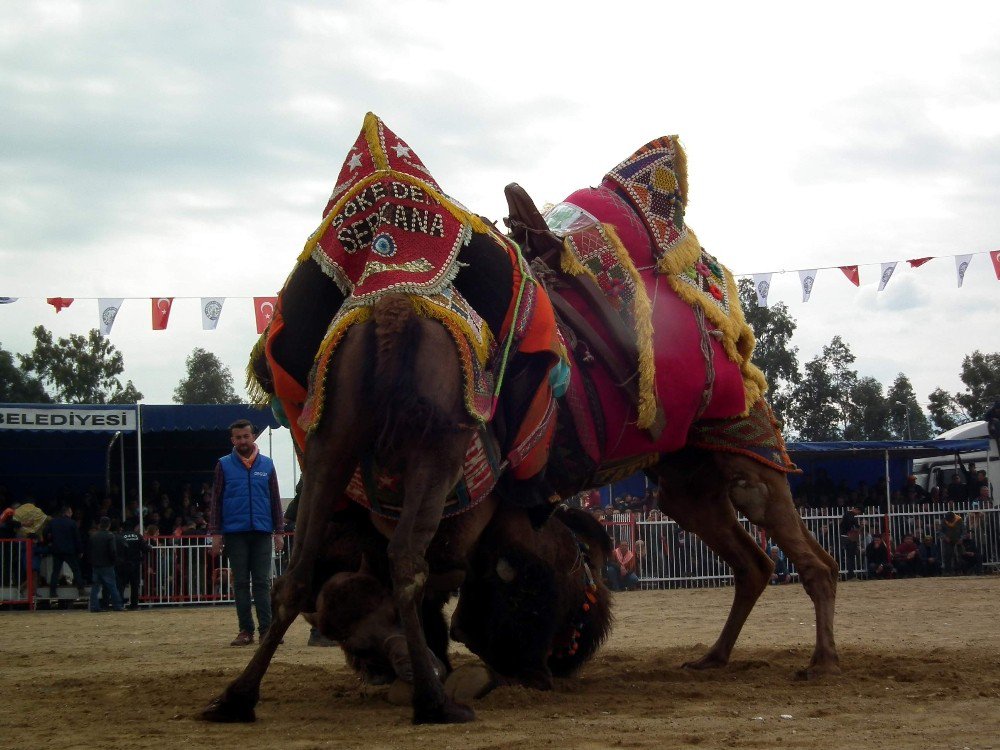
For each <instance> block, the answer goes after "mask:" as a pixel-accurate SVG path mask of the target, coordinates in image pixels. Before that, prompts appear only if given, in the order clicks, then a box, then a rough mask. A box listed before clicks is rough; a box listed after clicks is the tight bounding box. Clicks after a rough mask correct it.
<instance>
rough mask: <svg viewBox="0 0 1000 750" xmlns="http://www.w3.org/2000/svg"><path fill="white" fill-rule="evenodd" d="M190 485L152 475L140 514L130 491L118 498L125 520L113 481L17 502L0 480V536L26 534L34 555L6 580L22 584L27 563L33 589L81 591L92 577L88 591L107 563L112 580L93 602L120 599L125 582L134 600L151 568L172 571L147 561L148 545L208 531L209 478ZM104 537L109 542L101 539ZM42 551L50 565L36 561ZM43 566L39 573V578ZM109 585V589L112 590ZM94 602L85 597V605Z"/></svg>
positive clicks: (158, 573)
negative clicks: (127, 496)
mask: <svg viewBox="0 0 1000 750" xmlns="http://www.w3.org/2000/svg"><path fill="white" fill-rule="evenodd" d="M195 486H196V485H195V484H194V483H192V482H183V483H181V484H179V485H178V486H176V487H173V488H167V487H166V486H165V485H164V484H163V483H161V481H160V480H159V479H153V480H152V481H151V483H150V485H149V486H148V487H147V488H146V490H145V492H144V499H145V503H144V505H143V508H142V512H141V514H140V511H139V500H138V497H137V496H136V493H134V492H133V493H132V496H131V497H130V499H128V500H127V501H126V503H125V508H124V511H125V512H124V516H125V520H124V521H122V520H121V517H122V515H123V514H122V507H121V501H120V500H118V501H117V502H116V498H119V497H120V492H119V489H118V487H117V486H115V485H112V486H111V487H109V488H108V491H107V492H104V493H102V492H99V491H98V490H97V489H96V488H91V489H90V490H88V491H86V492H84V493H83V494H77V495H74V494H72V493H69V492H62V493H58V494H56V495H55V496H52V497H42V498H36V497H35V496H34V495H33V494H30V493H29V494H27V495H25V496H24V497H23V498H22V500H21V501H20V502H12V501H11V500H10V499H9V498H8V497H7V493H6V490H5V489H3V488H2V487H0V509H3V512H2V521H0V539H15V538H25V537H30V538H31V539H32V540H33V541H34V544H33V545H32V554H33V559H32V560H31V561H28V560H24V561H23V564H22V565H20V566H16V567H17V568H18V570H19V574H20V575H19V578H20V579H21V580H19V581H12V582H7V583H13V584H15V585H22V584H24V582H25V579H26V571H27V568H28V565H30V566H31V567H32V569H33V570H34V573H35V580H36V581H37V588H38V591H39V594H41V595H44V594H45V593H48V595H49V596H50V597H51V598H56V597H57V594H58V590H59V588H60V587H68V586H72V587H73V588H75V589H76V591H77V594H78V595H79V596H81V597H82V596H84V595H85V593H86V587H88V586H92V584H96V585H94V586H92V590H91V595H93V592H94V590H96V589H99V588H100V585H101V584H102V582H105V583H106V581H107V580H108V578H109V577H108V576H107V575H106V572H107V568H109V567H110V568H111V569H112V570H114V572H115V576H114V579H115V586H113V587H107V589H108V590H107V591H105V593H104V594H102V595H101V596H100V602H101V603H102V604H100V605H98V607H103V608H106V607H108V606H111V607H112V608H115V609H118V608H119V606H118V604H120V603H121V602H116V601H115V598H116V597H118V598H120V597H121V596H122V594H123V591H124V589H126V588H127V589H128V590H129V591H131V592H133V594H134V595H133V597H132V600H131V602H130V606H131V607H132V608H136V607H137V606H138V598H137V597H138V592H139V591H140V590H141V588H142V587H143V585H145V586H146V587H147V588H148V587H149V586H150V584H151V582H153V580H154V579H155V578H157V577H158V576H172V575H173V572H174V571H173V570H169V569H164V566H156V565H150V566H147V565H146V563H147V562H148V561H149V556H148V555H147V554H146V553H147V552H148V551H149V550H151V549H152V548H154V547H163V546H171V545H173V544H175V542H174V540H176V539H179V538H180V537H191V536H208V534H209V527H208V522H207V509H208V505H209V501H210V498H211V492H212V488H211V484H210V483H209V482H202V483H201V485H200V487H199V488H198V489H195ZM109 537H110V538H111V539H112V540H113V544H108V542H107V539H108V538H109ZM112 553H113V554H112ZM46 558H49V559H50V566H49V565H45V566H43V564H42V563H43V561H44V560H45V559H46ZM12 567H14V566H12ZM167 567H171V566H167ZM43 568H44V569H45V572H46V576H45V580H41V579H40V578H39V576H40V574H41V573H42V572H43ZM49 571H51V572H49ZM102 572H103V573H104V574H105V575H104V577H103V578H102ZM142 582H145V583H144V584H143V583H142ZM111 588H113V589H114V590H115V591H114V596H112V594H111V592H110V589H111ZM95 608H97V607H95V606H93V603H92V606H91V609H95Z"/></svg>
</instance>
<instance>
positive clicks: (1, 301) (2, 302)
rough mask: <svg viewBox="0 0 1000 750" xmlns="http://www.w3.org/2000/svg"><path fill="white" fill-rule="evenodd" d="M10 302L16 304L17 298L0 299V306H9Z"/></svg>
mask: <svg viewBox="0 0 1000 750" xmlns="http://www.w3.org/2000/svg"><path fill="white" fill-rule="evenodd" d="M11 302H17V297H0V305H9V304H10V303H11Z"/></svg>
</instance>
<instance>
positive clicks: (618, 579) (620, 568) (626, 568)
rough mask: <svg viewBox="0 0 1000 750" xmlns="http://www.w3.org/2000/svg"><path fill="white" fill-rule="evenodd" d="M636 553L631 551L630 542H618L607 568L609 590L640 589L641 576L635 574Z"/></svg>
mask: <svg viewBox="0 0 1000 750" xmlns="http://www.w3.org/2000/svg"><path fill="white" fill-rule="evenodd" d="M635 566H636V559H635V553H634V552H633V551H632V550H630V549H629V546H628V542H627V541H625V540H624V539H622V540H621V541H620V542H618V546H617V547H615V550H614V552H612V553H611V559H610V560H608V565H607V568H606V571H607V574H608V588H610V589H611V590H612V591H623V590H626V589H627V590H628V591H634V590H635V589H637V588H639V576H637V575H636V574H635Z"/></svg>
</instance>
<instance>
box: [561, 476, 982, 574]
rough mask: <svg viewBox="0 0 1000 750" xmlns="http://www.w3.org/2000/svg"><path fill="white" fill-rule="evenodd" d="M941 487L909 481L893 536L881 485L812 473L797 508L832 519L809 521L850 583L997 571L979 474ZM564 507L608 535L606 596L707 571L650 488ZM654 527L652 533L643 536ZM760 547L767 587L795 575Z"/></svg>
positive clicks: (587, 496)
mask: <svg viewBox="0 0 1000 750" xmlns="http://www.w3.org/2000/svg"><path fill="white" fill-rule="evenodd" d="M938 479H939V483H938V484H937V485H935V486H934V487H932V488H931V489H930V490H929V491H927V490H924V488H922V487H920V485H919V484H917V482H916V477H914V476H909V477H907V478H906V480H905V482H904V483H903V484H902V486H900V487H897V488H894V489H893V490H892V497H893V498H894V499H895V501H894V503H893V510H894V513H895V514H896V515H897V516H898V517H897V521H896V523H895V524H894V526H893V528H894V529H895V532H896V534H895V538H894V535H893V533H892V531H891V530H889V529H886V528H883V526H884V520H883V515H882V513H881V511H880V510H879V508H880V505H883V504H884V498H885V490H886V485H885V480H884V479H878V480H876V481H874V482H871V483H867V482H864V481H861V482H859V483H858V484H857V486H855V487H853V488H849V487H847V486H846V485H845V484H844V483H840V484H839V485H835V484H834V483H832V482H831V481H830V480H829V477H828V476H827V475H826V473H825V472H824V471H822V470H819V471H817V472H816V475H815V477H814V478H810V477H809V476H808V475H807V476H806V477H805V478H804V481H803V482H802V483H801V485H800V486H799V492H798V493H797V494H796V502H797V504H798V505H799V506H800V508H808V509H810V510H812V509H818V508H821V507H822V508H825V509H827V510H828V511H831V512H830V513H829V514H827V515H825V516H822V517H817V518H815V519H812V523H810V527H811V529H812V531H813V533H814V535H815V536H816V538H817V540H818V541H819V542H820V544H821V545H822V546H823V547H824V549H826V550H827V551H828V552H830V553H831V554H832V555H833V556H834V557H835V558H837V559H838V562H839V564H840V567H841V571H842V574H843V575H844V577H845V578H846V579H848V580H851V579H854V578H858V577H860V578H867V579H870V578H890V577H912V576H935V575H964V574H980V573H982V572H983V571H984V565H985V564H986V563H1000V513H998V512H997V511H995V510H991V509H992V507H993V501H992V496H991V494H990V489H989V484H988V482H987V480H986V473H985V472H984V471H982V470H977V469H976V467H975V464H969V465H968V466H963V467H962V471H961V472H960V473H956V474H955V475H954V476H953V477H951V479H950V481H948V482H947V483H945V482H944V481H943V479H941V478H940V477H939V478H938ZM941 497H944V498H945V499H944V500H940V498H941ZM569 504H570V505H571V506H573V507H577V508H582V509H584V510H587V511H588V512H590V513H592V514H593V515H594V516H595V517H596V518H597V519H598V520H601V521H602V522H603V523H604V524H605V525H606V527H607V528H608V530H609V532H610V533H611V535H612V537H613V539H614V549H613V551H612V556H611V559H610V560H609V561H608V564H607V565H606V567H605V571H604V573H605V580H606V581H607V583H608V585H609V587H610V588H612V590H618V591H622V590H632V589H635V588H639V587H640V585H641V582H642V580H643V579H646V580H648V579H657V578H686V577H692V578H694V577H697V575H698V569H699V567H702V568H703V567H704V565H700V562H699V560H698V554H697V553H696V552H695V540H694V538H693V537H692V536H691V535H690V534H688V533H687V532H686V531H684V529H682V528H680V527H679V526H678V525H677V524H674V523H665V522H666V521H667V519H666V517H665V516H664V515H663V514H662V513H661V512H660V511H659V510H657V509H656V507H655V505H656V497H655V489H654V488H648V489H647V490H646V491H645V492H644V493H641V494H632V493H628V492H626V493H622V494H620V495H617V496H615V497H613V498H612V499H611V500H610V502H609V503H607V504H605V503H604V502H603V501H602V496H601V494H600V493H599V492H598V491H596V490H594V491H590V492H585V493H580V494H579V495H577V496H575V497H574V498H572V499H571V500H570V502H569ZM866 509H867V510H866ZM959 509H965V510H962V512H961V513H960V512H957V511H958V510H959ZM969 509H971V510H969ZM804 513H808V512H807V511H804ZM900 514H901V515H900ZM838 515H839V518H838ZM653 524H655V525H656V528H655V529H651V528H650V526H651V525H653ZM762 546H763V547H764V549H765V552H766V553H767V554H768V556H769V557H770V558H771V560H772V562H773V563H774V573H773V575H772V578H771V582H772V583H773V584H782V583H788V582H790V581H791V580H792V578H793V572H794V570H793V569H792V567H791V566H790V564H789V561H788V560H787V559H786V558H785V555H784V553H783V552H782V551H781V550H780V549H779V548H778V547H777V546H775V545H774V544H773V543H771V542H770V540H767V539H764V540H762ZM648 585H659V584H658V583H650V584H648Z"/></svg>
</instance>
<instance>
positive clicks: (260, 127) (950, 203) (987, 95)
mask: <svg viewBox="0 0 1000 750" xmlns="http://www.w3.org/2000/svg"><path fill="white" fill-rule="evenodd" d="M818 7H819V6H816V4H811V3H801V2H796V3H734V4H724V3H672V2H666V1H664V0H659V1H658V2H650V3H642V2H636V3H618V4H614V3H612V4H609V3H596V4H595V3H589V2H573V3H539V2H519V1H515V2H512V1H510V0H508V2H505V3H496V4H487V3H471V2H464V3H461V2H449V1H444V0H442V1H440V2H407V3H392V2H381V1H378V0H375V1H373V0H365V2H327V3H308V2H301V3H292V2H289V3H281V2H273V3H262V2H261V3H258V2H247V1H245V0H241V1H236V0H234V1H232V2H204V1H203V2H197V3H195V2H170V3H137V2H132V1H125V0H122V1H121V2H117V1H108V2H102V1H100V0H90V1H88V2H69V1H67V2H59V1H56V0H52V1H44V2H43V1H39V2H6V3H2V4H0V269H2V270H0V295H2V296H9V297H18V298H19V299H18V301H17V302H15V303H13V304H10V305H4V306H2V307H0V344H2V346H3V347H4V348H6V349H8V350H11V351H15V352H26V351H28V350H29V349H30V348H31V346H32V337H31V329H32V327H33V326H34V325H37V324H39V323H41V324H43V325H45V326H47V327H48V328H49V329H50V330H52V331H53V332H55V333H56V334H57V335H67V334H69V333H85V332H86V331H87V330H89V329H90V328H92V327H96V325H97V317H98V313H97V302H96V298H97V297H101V296H109V297H126V298H128V299H127V300H126V302H125V304H124V306H123V308H122V311H121V313H120V314H119V317H118V320H117V321H116V323H115V326H114V330H113V332H112V334H111V339H112V342H113V343H114V344H115V346H116V347H118V348H119V349H121V350H122V352H123V353H124V355H125V362H126V366H127V373H126V376H127V377H128V378H131V379H132V380H133V381H134V382H135V384H136V386H137V387H138V388H139V389H140V390H141V391H142V392H143V393H144V394H145V395H146V400H147V402H148V403H169V402H170V398H171V395H172V392H173V389H174V387H175V386H176V385H177V383H178V381H179V380H180V379H181V377H182V376H183V375H184V358H185V357H186V356H187V355H188V354H189V353H190V351H191V350H192V349H193V348H194V347H196V346H201V347H204V348H206V349H209V350H211V351H213V352H215V353H216V354H218V355H219V356H220V357H221V358H222V359H223V360H224V361H225V362H226V363H227V364H228V365H230V367H231V368H232V369H233V372H234V374H235V376H236V379H237V381H238V382H241V381H242V370H243V367H244V364H245V361H246V354H247V352H248V350H249V348H250V347H251V346H252V344H253V342H254V340H255V339H256V333H255V330H254V323H253V312H252V305H251V301H250V299H249V298H250V297H252V296H254V295H258V296H260V295H267V294H273V293H274V292H275V291H276V290H277V289H278V288H279V287H280V286H281V284H282V282H283V280H284V278H285V275H286V274H287V272H288V271H289V270H290V268H291V265H292V263H293V261H294V258H295V256H296V254H297V253H298V251H299V250H300V249H301V246H302V243H303V241H304V240H305V238H306V236H307V235H308V234H309V233H310V232H311V231H312V230H313V229H314V228H315V226H316V225H317V224H318V222H319V219H320V213H321V211H322V208H323V206H324V204H325V202H326V199H327V196H328V195H329V192H330V189H331V187H332V185H333V182H334V179H335V177H336V175H337V172H338V171H339V168H340V165H341V163H342V161H343V159H344V157H345V155H346V152H347V150H348V148H349V147H350V146H351V144H352V143H353V141H354V139H355V138H356V137H357V134H358V131H359V129H360V127H361V122H362V118H363V116H364V113H365V112H366V111H368V110H371V111H374V112H375V113H376V114H378V115H380V116H381V117H382V118H383V119H384V120H385V121H386V123H387V124H388V125H389V126H390V127H391V128H392V129H393V130H395V131H396V132H397V133H398V134H399V135H400V136H401V137H402V138H404V139H405V140H407V141H408V142H409V144H410V145H411V146H412V147H413V148H414V150H415V151H416V152H417V153H418V154H419V155H420V156H421V158H422V159H423V161H424V163H425V164H426V165H427V166H428V167H429V168H430V170H431V171H432V172H433V173H434V174H435V176H436V177H437V179H438V181H439V182H440V183H441V185H442V186H443V187H444V189H445V190H446V191H447V192H449V193H451V194H452V195H454V196H456V197H457V198H459V199H460V200H461V201H462V202H464V203H465V204H466V205H468V206H469V207H470V208H472V209H474V210H475V211H477V212H479V213H483V214H485V215H487V216H490V217H492V218H495V219H500V218H501V217H502V216H503V215H504V213H505V204H504V201H503V195H502V188H503V186H504V185H505V184H506V183H508V182H511V181H515V180H516V181H518V182H520V183H521V184H522V185H524V186H525V187H526V188H527V189H528V190H529V192H530V193H532V194H533V195H534V196H535V198H536V200H537V201H538V202H539V204H541V203H543V202H545V201H552V202H557V201H559V200H560V199H562V198H563V197H565V196H566V195H567V194H568V193H570V192H572V191H573V190H575V189H577V188H579V187H582V186H585V185H590V184H595V183H597V182H598V181H599V180H600V178H601V176H602V175H603V174H604V172H606V171H607V169H608V168H610V167H612V166H613V165H615V164H616V163H617V162H618V161H620V160H621V159H622V158H624V157H625V156H627V155H628V154H629V153H631V152H632V151H633V150H634V149H635V148H637V147H638V146H640V145H642V144H643V143H645V142H646V141H648V140H650V139H652V138H654V137H656V136H659V135H663V134H666V133H677V134H680V136H681V138H682V139H683V141H684V143H685V145H686V148H687V152H688V163H689V176H690V205H689V209H688V214H687V218H688V222H689V224H690V226H692V228H694V229H695V231H696V232H697V233H698V237H699V239H701V241H702V244H704V245H705V246H706V247H707V248H708V249H709V251H711V252H713V253H714V254H715V255H717V256H718V257H719V258H720V260H722V261H723V262H724V263H726V264H727V265H728V266H729V267H730V268H731V269H732V270H733V271H734V272H735V273H737V274H750V273H755V272H764V271H775V272H781V271H785V273H783V274H778V275H775V277H774V279H773V284H772V301H774V300H778V301H783V302H785V303H787V304H788V306H789V308H790V311H791V314H792V315H793V316H794V317H795V318H796V320H797V321H798V325H799V327H798V331H797V333H796V336H795V339H794V342H793V343H794V344H795V345H796V346H798V348H799V353H800V361H803V362H804V361H806V360H807V359H810V358H812V357H813V356H815V355H816V354H818V352H819V350H820V349H821V347H822V346H823V345H824V344H826V343H828V342H829V340H830V339H831V338H832V337H833V336H834V335H838V334H839V335H841V336H843V337H844V339H845V340H846V341H847V342H848V344H849V345H850V346H851V348H852V350H853V351H854V353H855V354H856V355H857V357H858V361H857V368H858V370H859V372H860V373H861V374H862V375H871V376H874V377H876V378H878V379H879V380H881V381H882V382H883V383H884V384H886V385H888V384H889V383H891V381H892V379H893V378H894V377H895V376H896V374H897V373H899V372H904V373H906V374H907V375H908V376H909V377H910V379H911V380H912V381H913V383H914V386H915V388H916V391H917V394H918V397H919V398H920V399H921V400H922V401H926V396H927V394H928V393H930V391H931V390H933V389H934V388H935V387H937V386H941V387H944V388H946V389H949V390H958V389H960V388H961V383H960V381H959V377H958V374H959V368H960V365H961V360H962V357H963V356H964V355H965V354H968V353H970V352H971V351H973V350H975V349H980V350H982V351H984V352H996V351H1000V325H998V310H1000V304H998V300H1000V281H998V280H997V278H996V276H995V275H994V272H993V268H992V265H991V263H990V260H989V257H988V255H987V254H986V253H988V252H989V251H991V250H993V251H996V250H998V249H1000V211H998V209H997V207H998V206H1000V5H998V4H996V3H967V2H951V3H948V4H945V5H942V4H940V3H934V4H930V3H926V4H925V3H919V2H907V3H889V2H883V3H870V2H865V3H855V2H840V3H837V4H835V5H827V6H823V7H824V8H825V10H819V9H818ZM966 253H976V255H975V256H974V257H973V259H972V264H971V266H970V268H969V271H968V274H967V276H966V278H965V283H964V286H963V288H961V289H959V288H957V283H956V272H955V261H954V256H956V255H962V254H966ZM923 256H936V257H937V258H938V259H936V260H934V261H932V262H930V263H928V264H927V265H924V266H922V267H921V268H919V269H915V270H914V269H910V268H909V267H908V266H907V265H906V264H905V262H903V263H901V264H900V267H899V268H897V271H896V274H895V275H894V277H893V278H892V280H891V281H890V283H889V285H888V287H887V288H886V290H885V291H883V292H881V293H877V292H876V282H877V280H878V276H879V272H880V263H881V262H883V261H893V260H899V261H905V260H906V259H909V258H918V257H923ZM846 264H859V265H861V266H862V268H861V281H862V285H861V287H860V288H858V289H855V288H854V287H853V286H851V285H850V284H849V283H848V282H847V280H846V279H845V278H844V277H843V275H842V274H841V273H840V271H838V270H836V268H833V269H832V270H821V271H820V272H819V275H818V277H817V280H816V284H815V288H814V291H813V293H812V298H811V300H810V301H809V302H808V303H802V302H801V291H800V286H799V278H798V274H797V273H796V271H797V270H798V269H809V268H817V267H818V268H824V267H835V266H840V265H846ZM50 296H63V297H76V298H78V300H77V302H76V303H75V304H74V305H73V306H72V307H71V308H69V309H67V310H64V311H63V312H62V313H60V314H58V315H56V313H55V312H54V310H53V309H52V308H51V307H50V306H48V305H47V304H46V303H45V297H50ZM159 296H173V297H175V298H178V299H177V301H176V302H175V305H174V309H173V313H172V315H171V319H170V326H169V329H168V330H167V331H163V332H153V331H151V330H150V303H149V299H148V298H149V297H159ZM201 296H223V297H227V298H229V299H228V301H227V303H226V306H225V309H224V311H223V315H222V319H221V322H220V325H219V328H218V330H216V331H214V332H204V331H202V330H201V324H200V311H199V305H198V301H197V298H198V297H201Z"/></svg>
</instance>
